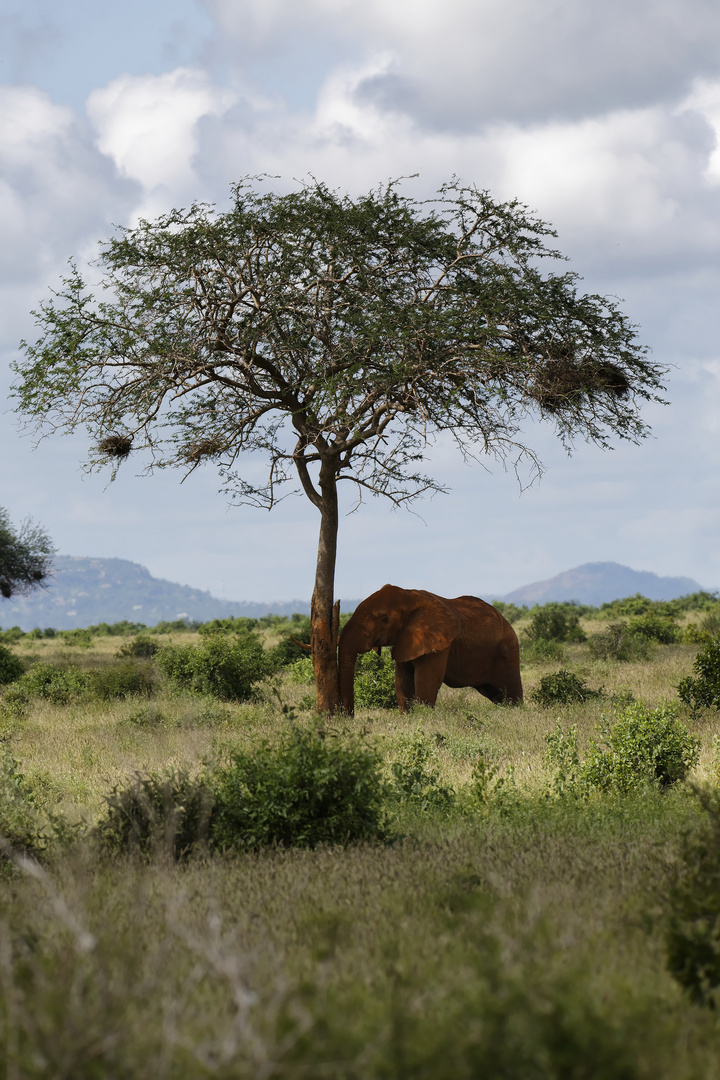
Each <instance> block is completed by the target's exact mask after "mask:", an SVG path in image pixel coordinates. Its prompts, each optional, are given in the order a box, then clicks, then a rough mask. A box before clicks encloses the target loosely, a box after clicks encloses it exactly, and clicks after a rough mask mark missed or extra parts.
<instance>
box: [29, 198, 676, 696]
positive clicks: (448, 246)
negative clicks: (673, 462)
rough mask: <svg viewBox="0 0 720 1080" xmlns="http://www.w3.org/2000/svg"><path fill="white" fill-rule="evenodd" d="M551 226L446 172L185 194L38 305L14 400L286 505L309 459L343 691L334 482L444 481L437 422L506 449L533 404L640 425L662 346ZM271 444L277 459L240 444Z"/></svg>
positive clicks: (327, 639)
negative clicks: (648, 338) (422, 196)
mask: <svg viewBox="0 0 720 1080" xmlns="http://www.w3.org/2000/svg"><path fill="white" fill-rule="evenodd" d="M554 235H555V234H554V232H553V231H552V230H551V229H550V227H549V226H548V225H547V224H545V223H544V222H542V221H540V220H539V219H538V218H536V217H534V216H533V215H532V214H530V213H529V212H528V210H527V208H526V207H524V206H522V205H521V204H520V203H518V202H508V203H499V202H495V201H493V200H492V199H491V198H490V196H489V195H488V194H487V192H483V191H479V190H478V189H477V188H475V187H462V186H461V185H460V184H459V183H457V182H453V183H451V184H448V185H445V186H444V187H443V188H441V190H440V192H439V195H438V198H437V199H436V200H435V201H434V202H432V203H426V202H425V203H421V202H416V201H415V200H413V199H410V198H406V197H403V196H401V195H400V194H399V192H398V189H397V184H395V183H391V184H388V185H387V186H386V187H384V188H380V189H378V190H377V191H371V192H370V193H369V194H367V195H365V196H362V197H360V198H358V199H356V200H352V199H350V198H349V197H348V196H340V195H338V194H337V193H335V192H333V191H331V190H329V189H328V188H327V187H326V186H325V185H324V184H322V183H319V182H316V181H313V182H311V183H307V184H305V185H303V186H301V188H300V190H299V191H296V192H294V193H291V194H289V195H277V194H272V193H271V194H260V193H258V192H257V191H254V190H252V189H251V187H250V184H249V181H243V182H241V183H239V184H237V185H236V186H235V187H234V188H233V199H232V205H231V206H230V209H229V210H227V211H226V212H224V213H218V212H215V211H214V210H213V209H212V208H211V207H208V206H207V205H205V204H194V205H193V206H191V207H190V209H189V210H174V211H172V212H171V213H169V214H165V215H163V216H161V217H159V218H158V219H157V220H155V221H141V222H140V224H139V225H138V226H137V228H134V229H122V230H120V232H119V234H118V235H117V236H115V237H113V238H112V239H110V240H109V241H107V243H105V244H104V245H103V247H102V248H101V254H100V257H99V260H98V265H99V266H100V268H101V277H100V280H99V281H98V282H97V283H96V284H95V285H93V286H90V285H88V284H86V282H85V281H84V280H83V277H82V276H81V274H80V272H79V271H78V270H77V269H76V268H74V267H73V269H72V271H71V273H70V276H69V277H68V278H67V279H66V280H65V281H64V284H63V287H62V289H61V290H60V291H59V292H58V293H56V294H54V298H53V299H51V300H49V301H47V302H46V303H44V304H42V306H41V307H40V310H39V311H38V312H36V313H35V314H36V319H37V323H38V325H39V327H40V330H41V336H40V338H39V340H38V341H37V342H36V343H35V344H33V345H29V344H27V343H26V342H23V348H24V351H25V354H26V359H25V361H24V362H23V363H20V364H18V365H17V366H16V371H17V372H18V374H19V376H20V379H19V382H18V384H17V386H16V388H15V393H16V396H17V397H18V398H19V409H20V411H21V412H22V413H24V414H25V416H26V417H27V418H28V419H29V420H30V421H34V422H36V423H37V424H38V425H42V426H44V427H45V428H46V429H50V430H61V431H72V430H74V429H75V428H77V427H84V428H86V429H87V430H88V432H89V433H90V435H91V437H92V438H93V439H94V440H95V444H96V447H97V451H96V453H95V454H94V455H92V454H91V457H90V467H92V465H93V464H103V463H107V462H110V463H113V462H114V464H115V465H117V463H118V462H119V461H120V460H122V459H123V458H124V457H126V456H127V455H128V454H129V453H130V451H131V450H133V451H141V450H145V451H146V452H147V453H148V454H149V462H150V463H149V465H148V468H149V469H152V468H155V467H162V466H178V467H179V468H180V469H182V470H186V471H192V470H193V469H195V468H196V467H197V466H199V465H200V464H201V463H204V462H208V461H211V462H215V463H216V464H217V465H218V466H219V468H220V472H221V476H222V478H223V491H225V492H226V493H228V494H230V495H231V496H232V497H234V498H236V499H237V500H239V501H244V502H249V503H252V504H255V505H260V506H265V507H272V506H273V505H274V504H275V502H277V500H278V498H279V497H280V496H281V494H282V489H283V485H284V484H285V483H286V482H287V481H288V480H290V478H291V476H294V477H295V479H296V480H299V483H300V486H301V487H302V490H303V491H304V492H305V494H306V495H307V497H308V498H309V499H310V501H311V502H312V503H313V505H314V506H316V507H317V509H318V511H319V514H320V536H319V543H318V555H317V566H316V575H315V587H314V591H313V597H312V615H311V619H312V653H313V664H314V670H315V675H316V684H317V704H318V709H319V710H320V711H321V712H332V711H333V710H335V709H336V708H337V707H338V679H337V661H336V649H335V646H336V638H337V626H338V618H337V606H336V605H334V576H335V563H336V555H337V533H338V483H339V482H340V481H341V480H349V481H351V482H353V483H354V484H355V485H356V489H357V491H358V493H359V496H360V497H361V498H362V495H363V493H364V492H366V491H370V492H371V493H372V494H374V495H383V496H385V497H387V498H388V499H391V500H392V501H393V502H395V503H403V502H406V501H407V500H409V499H413V498H415V497H417V496H419V495H420V494H422V493H423V492H427V491H432V490H440V488H439V485H438V484H437V483H436V482H435V481H434V480H433V479H432V478H430V477H429V476H426V475H423V473H422V472H421V471H419V463H420V462H421V460H422V458H423V455H424V452H425V449H426V447H427V445H428V442H429V440H430V439H431V438H432V437H433V435H434V434H436V433H438V432H445V431H448V432H450V433H452V435H453V436H454V437H455V439H456V441H457V443H458V446H459V447H460V450H461V452H462V454H463V455H465V456H467V455H473V454H474V453H475V452H477V453H479V454H492V455H495V456H496V457H497V458H499V459H500V460H502V461H506V460H507V459H508V458H509V459H511V460H512V461H513V462H517V461H518V459H521V458H523V457H527V458H528V459H529V461H530V463H531V465H532V466H534V467H535V469H536V470H537V471H538V472H539V469H540V464H539V462H538V461H537V459H536V457H535V455H534V454H533V452H532V450H531V449H530V448H529V447H527V446H525V445H524V444H523V443H522V441H519V438H518V436H519V431H520V427H521V424H522V421H523V420H524V418H525V417H526V416H527V415H528V414H530V413H532V412H536V413H539V414H540V416H541V417H543V418H546V419H548V420H549V421H551V422H552V423H553V424H554V425H555V427H556V430H557V432H558V434H559V436H560V438H561V439H562V440H563V441H564V443H565V444H566V445H567V446H570V445H571V443H572V440H573V438H574V437H575V436H580V437H582V438H583V439H586V440H590V441H594V442H596V443H599V444H600V445H602V446H605V445H607V439H608V437H609V436H610V435H616V436H619V437H620V438H626V439H630V440H633V441H637V440H638V439H639V438H641V437H642V436H644V435H645V434H646V426H645V425H644V423H643V422H642V421H641V420H640V418H639V415H638V408H637V406H638V402H639V401H640V400H642V399H650V398H655V399H656V394H657V392H658V390H660V389H661V387H660V383H659V378H660V376H661V374H662V372H661V370H660V368H658V367H657V366H654V365H653V364H651V363H650V362H649V361H648V359H647V357H646V354H645V350H644V349H643V348H641V347H640V346H639V345H638V344H637V343H636V341H635V331H634V328H633V327H632V326H631V324H630V323H629V322H628V321H627V319H626V317H625V316H624V315H622V314H621V313H620V311H619V310H618V307H617V305H616V304H615V303H614V301H612V300H608V299H607V298H603V297H600V296H591V295H580V294H578V291H577V288H576V284H577V278H576V276H575V275H573V274H570V273H566V274H556V273H548V274H545V275H543V274H542V273H541V272H540V270H539V261H540V260H541V259H542V258H544V257H551V258H559V257H560V256H559V254H558V252H556V251H553V250H552V249H550V248H549V247H547V245H546V238H547V237H550V236H554ZM244 451H262V452H263V453H264V454H265V455H266V457H267V461H268V474H267V483H266V484H264V485H263V486H261V487H258V486H256V485H254V484H252V483H250V482H249V481H248V480H246V479H244V478H243V477H242V476H241V475H240V474H239V473H238V472H237V466H238V461H239V458H240V456H241V455H242V453H243V452H244Z"/></svg>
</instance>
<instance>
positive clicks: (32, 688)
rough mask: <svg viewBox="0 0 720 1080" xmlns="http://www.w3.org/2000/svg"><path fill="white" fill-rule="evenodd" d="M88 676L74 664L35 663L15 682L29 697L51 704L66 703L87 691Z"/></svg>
mask: <svg viewBox="0 0 720 1080" xmlns="http://www.w3.org/2000/svg"><path fill="white" fill-rule="evenodd" d="M89 683H90V680H89V677H88V676H87V675H86V674H85V672H83V671H81V670H80V668H78V667H76V666H75V665H74V664H68V666H67V667H58V666H57V665H56V664H36V665H35V667H31V668H30V670H29V671H27V672H26V673H25V674H24V675H23V677H22V679H19V680H18V682H17V688H18V690H20V691H21V692H22V693H23V694H26V695H27V696H28V697H29V698H32V697H39V698H44V699H45V700H46V701H51V702H52V703H53V705H67V703H68V702H69V701H73V700H75V699H76V698H78V697H81V696H82V695H83V694H85V693H87V690H88V687H89Z"/></svg>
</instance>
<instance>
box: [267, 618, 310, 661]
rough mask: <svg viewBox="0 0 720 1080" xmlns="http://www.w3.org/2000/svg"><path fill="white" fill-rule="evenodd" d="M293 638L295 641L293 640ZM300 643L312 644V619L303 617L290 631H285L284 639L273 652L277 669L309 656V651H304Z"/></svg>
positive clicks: (282, 638) (281, 639)
mask: <svg viewBox="0 0 720 1080" xmlns="http://www.w3.org/2000/svg"><path fill="white" fill-rule="evenodd" d="M293 638H294V639H295V640H293ZM298 642H304V643H305V644H306V645H309V644H310V617H309V615H306V616H301V617H300V618H298V619H297V620H296V621H295V622H293V623H292V624H291V626H290V627H289V629H283V633H282V637H281V638H280V641H279V642H278V643H277V645H276V646H275V647H274V648H273V650H272V655H273V664H274V665H275V667H277V668H284V667H287V666H288V665H289V664H294V663H295V661H297V660H302V659H303V658H304V657H307V656H309V652H308V649H306V648H305V649H304V648H303V647H302V645H298Z"/></svg>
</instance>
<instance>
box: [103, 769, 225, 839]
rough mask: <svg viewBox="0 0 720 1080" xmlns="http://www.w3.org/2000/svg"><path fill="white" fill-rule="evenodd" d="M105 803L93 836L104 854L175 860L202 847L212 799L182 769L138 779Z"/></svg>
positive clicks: (198, 781) (202, 783)
mask: <svg viewBox="0 0 720 1080" xmlns="http://www.w3.org/2000/svg"><path fill="white" fill-rule="evenodd" d="M105 802H106V810H105V813H104V815H103V817H101V819H100V821H99V822H98V824H97V825H96V826H95V830H94V835H95V836H96V838H97V839H98V841H99V842H100V844H101V846H102V847H103V848H105V849H106V850H107V851H111V852H124V851H137V852H140V853H141V854H143V855H146V856H147V855H158V854H161V855H169V856H171V857H173V858H176V859H178V858H185V857H187V856H188V855H189V854H190V853H191V852H192V851H193V850H195V849H197V848H198V847H200V848H202V847H205V846H206V845H207V841H208V835H209V829H210V820H211V816H212V808H213V794H212V790H211V788H210V787H209V786H208V784H207V783H206V782H205V780H204V779H202V778H197V777H191V776H189V775H188V773H186V772H184V771H182V770H179V771H177V772H176V771H174V770H173V771H169V772H166V773H164V774H163V775H158V774H157V773H151V774H150V775H149V776H139V775H138V776H136V777H135V778H134V779H133V780H132V781H131V782H130V783H129V784H128V785H127V786H126V787H115V788H113V791H112V793H111V794H110V795H108V796H107V798H106V799H105Z"/></svg>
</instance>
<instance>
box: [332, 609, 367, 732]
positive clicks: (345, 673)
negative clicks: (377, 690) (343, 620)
mask: <svg viewBox="0 0 720 1080" xmlns="http://www.w3.org/2000/svg"><path fill="white" fill-rule="evenodd" d="M347 631H350V632H349V633H348V632H347ZM363 652H367V647H365V648H363V644H362V642H360V641H359V640H358V639H357V637H356V635H354V634H353V632H352V628H351V627H350V625H349V624H348V626H346V627H345V630H343V632H342V634H341V635H340V643H339V646H338V669H339V672H340V704H341V705H342V707H343V709H344V711H345V712H346V713H347V714H348V716H354V715H355V662H356V660H357V658H358V653H363Z"/></svg>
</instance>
